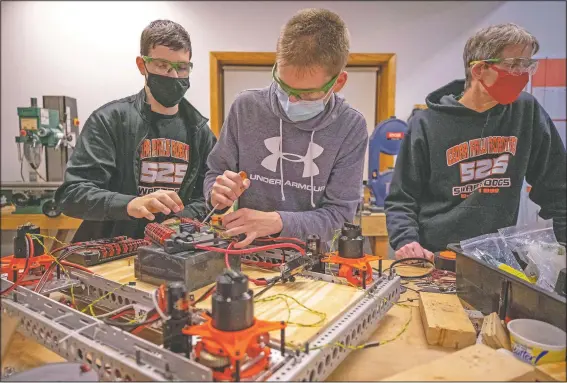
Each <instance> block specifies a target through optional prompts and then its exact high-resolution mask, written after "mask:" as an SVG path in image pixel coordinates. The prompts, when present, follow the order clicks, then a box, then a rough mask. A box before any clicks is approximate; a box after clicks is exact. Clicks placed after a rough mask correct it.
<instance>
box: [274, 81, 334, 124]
mask: <svg viewBox="0 0 567 383" xmlns="http://www.w3.org/2000/svg"><path fill="white" fill-rule="evenodd" d="M332 91H333V89H332V88H331V89H329V93H330V92H332ZM329 93H327V94H326V95H325V97H323V98H322V99H320V100H313V101H311V100H309V101H308V100H298V101H297V102H290V101H289V96H288V95H287V93H285V92H284V91H283V90H282V89H281V88H280V87H279V85H277V86H276V94H277V96H278V100H279V102H280V105H281V106H282V109H283V110H284V112H285V114H286V115H287V117H288V118H289V119H290V120H291V121H293V122H300V121H307V120H309V119H311V118H313V117H315V116H317V115H319V114H321V112H323V111H324V110H325V105H326V101H325V99H326V98H327V96H328V95H329ZM327 101H328V100H327Z"/></svg>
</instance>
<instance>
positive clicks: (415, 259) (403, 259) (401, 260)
mask: <svg viewBox="0 0 567 383" xmlns="http://www.w3.org/2000/svg"><path fill="white" fill-rule="evenodd" d="M409 261H421V262H427V263H429V264H430V265H431V266H433V267H431V268H430V269H429V270H428V271H427V272H426V273H424V274H422V275H417V276H411V277H404V276H401V275H400V278H402V279H421V278H425V277H428V276H429V275H431V273H432V272H433V270H434V269H435V263H433V261H430V260H429V259H426V258H417V257H413V258H402V259H398V260H397V261H394V262H392V264H391V265H390V268H389V269H388V270H389V274H390V275H392V273H393V272H394V266H396V265H399V264H402V263H406V262H409Z"/></svg>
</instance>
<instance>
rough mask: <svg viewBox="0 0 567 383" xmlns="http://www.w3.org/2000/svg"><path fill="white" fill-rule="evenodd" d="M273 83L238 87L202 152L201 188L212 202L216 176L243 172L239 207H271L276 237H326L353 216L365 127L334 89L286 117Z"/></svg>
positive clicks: (357, 199)
mask: <svg viewBox="0 0 567 383" xmlns="http://www.w3.org/2000/svg"><path fill="white" fill-rule="evenodd" d="M276 86H277V85H276V84H275V83H272V85H270V86H269V87H266V88H263V89H254V90H247V91H244V92H242V93H240V94H239V95H238V97H237V99H236V100H235V101H234V103H233V104H232V106H231V108H230V112H229V115H228V117H227V119H226V121H225V122H224V125H223V128H222V131H221V134H220V138H219V141H218V143H217V145H216V146H215V147H214V148H213V150H212V152H211V154H210V156H209V158H208V162H207V165H208V168H209V171H208V172H207V175H206V176H205V182H204V193H205V198H206V199H207V201H210V195H211V190H212V186H213V184H214V182H215V178H216V177H217V176H218V175H221V174H223V173H224V171H225V170H231V171H233V172H238V171H245V172H246V173H247V174H248V177H249V178H250V182H251V183H250V187H249V188H248V189H247V190H246V191H245V192H244V193H243V194H242V195H241V196H240V198H239V205H238V206H239V208H249V209H255V210H260V211H277V212H278V213H279V214H280V216H281V218H282V222H283V231H282V232H281V236H285V237H296V238H302V239H305V238H306V237H307V236H308V235H310V234H317V235H319V236H320V237H321V240H322V241H329V240H331V239H332V237H333V233H334V231H335V230H336V229H340V228H341V227H342V225H343V223H344V222H347V221H352V219H353V218H354V215H355V213H356V207H357V205H358V202H359V200H360V188H361V185H362V175H363V166H364V156H365V153H366V147H367V145H368V133H367V130H366V121H365V119H364V116H363V115H362V114H361V113H360V112H358V111H357V110H355V109H354V108H352V107H351V106H350V105H348V104H347V103H346V101H345V100H344V98H343V97H341V96H339V95H336V94H333V96H332V97H331V98H330V99H329V102H328V103H327V106H326V107H325V110H324V111H323V112H322V113H321V114H320V115H318V116H316V117H314V118H312V119H310V120H307V121H302V122H297V123H294V122H292V121H290V120H289V119H288V118H287V116H286V114H285V112H284V111H283V110H282V108H281V106H280V103H279V101H278V98H277V95H276V88H275V87H276Z"/></svg>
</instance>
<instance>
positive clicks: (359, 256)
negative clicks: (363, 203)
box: [322, 222, 380, 289]
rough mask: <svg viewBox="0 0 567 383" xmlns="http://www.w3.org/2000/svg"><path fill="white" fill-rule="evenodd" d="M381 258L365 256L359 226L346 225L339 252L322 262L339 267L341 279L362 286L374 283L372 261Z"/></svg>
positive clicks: (342, 230)
mask: <svg viewBox="0 0 567 383" xmlns="http://www.w3.org/2000/svg"><path fill="white" fill-rule="evenodd" d="M379 259H380V257H374V256H371V255H366V254H364V237H363V236H362V229H361V228H360V226H358V225H354V224H352V223H348V222H347V223H345V224H344V226H343V228H342V229H341V236H340V237H339V251H338V253H337V252H333V253H328V254H327V257H326V258H324V259H322V262H326V263H331V264H336V265H339V277H341V278H345V279H346V280H347V281H348V282H350V283H351V284H353V285H355V286H357V287H358V286H362V288H363V289H366V285H367V284H370V283H371V282H372V267H371V266H370V262H371V261H377V260H379Z"/></svg>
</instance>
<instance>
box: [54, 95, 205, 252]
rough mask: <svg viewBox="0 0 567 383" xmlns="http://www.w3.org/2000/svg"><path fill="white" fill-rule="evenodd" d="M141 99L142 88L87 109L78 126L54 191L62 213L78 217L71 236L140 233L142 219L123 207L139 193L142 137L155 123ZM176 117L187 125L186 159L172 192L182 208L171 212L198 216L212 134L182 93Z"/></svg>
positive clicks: (202, 210)
mask: <svg viewBox="0 0 567 383" xmlns="http://www.w3.org/2000/svg"><path fill="white" fill-rule="evenodd" d="M145 100H146V94H145V91H144V90H142V91H140V92H139V93H138V94H136V95H133V96H130V97H127V98H123V99H121V100H117V101H112V102H110V103H108V104H106V105H104V106H102V107H101V108H99V109H98V110H96V111H95V112H93V113H92V115H91V116H90V117H89V119H88V120H87V122H86V123H85V125H84V127H83V129H82V130H81V134H80V136H79V139H78V140H77V146H76V148H75V150H74V151H73V155H72V156H71V159H70V160H69V163H68V164H67V171H66V173H65V179H64V182H63V184H62V185H61V186H60V187H59V189H58V190H57V192H56V195H55V198H56V200H57V202H58V204H59V206H60V207H61V209H62V210H63V213H64V214H66V215H68V216H71V217H76V218H80V219H83V220H84V222H83V223H82V224H81V227H80V228H79V230H78V231H77V234H76V235H75V238H74V241H83V240H87V239H96V238H103V237H114V236H118V235H127V236H130V237H140V235H141V230H143V227H144V226H145V224H146V223H148V221H147V220H145V219H143V220H138V219H133V218H131V217H130V216H129V215H128V213H127V212H126V206H127V205H128V203H129V202H130V201H131V200H132V199H134V198H136V196H138V194H139V186H140V168H141V163H140V161H141V159H140V149H141V147H142V143H143V142H144V140H145V139H146V138H149V136H148V135H150V136H151V137H153V136H152V126H153V127H154V128H155V114H152V111H151V108H150V105H149V104H148V103H146V102H145ZM178 117H179V119H180V121H181V122H180V124H179V126H182V127H184V128H185V129H186V130H187V134H186V135H185V137H186V138H187V142H186V143H187V144H188V145H189V150H188V157H189V158H188V159H189V161H188V168H187V170H186V172H185V176H184V177H183V181H182V183H181V184H180V185H179V187H180V189H179V192H178V194H179V197H180V198H181V200H182V201H183V202H184V204H185V209H184V210H183V211H181V212H180V213H178V214H177V215H179V216H188V217H198V216H204V214H206V207H205V200H204V197H203V179H204V177H205V173H206V172H207V170H208V168H207V165H206V159H207V156H208V155H209V153H210V151H211V150H212V148H213V146H214V145H215V143H216V138H215V136H214V135H213V133H212V131H211V130H210V129H209V127H208V125H207V122H208V120H207V119H206V118H205V117H203V116H202V115H201V114H200V113H199V112H198V111H197V110H196V109H195V108H194V107H193V106H192V105H191V104H190V103H189V102H188V101H187V100H185V99H182V101H181V103H180V104H179V112H178ZM166 123H167V122H166ZM182 136H183V135H182ZM172 141H173V140H172ZM178 146H179V145H178ZM175 149H177V148H175ZM168 150H169V149H168ZM173 152H174V150H173V149H172V151H171V153H173ZM158 218H161V219H163V218H164V217H158V216H156V219H158ZM142 232H143V231H142Z"/></svg>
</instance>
